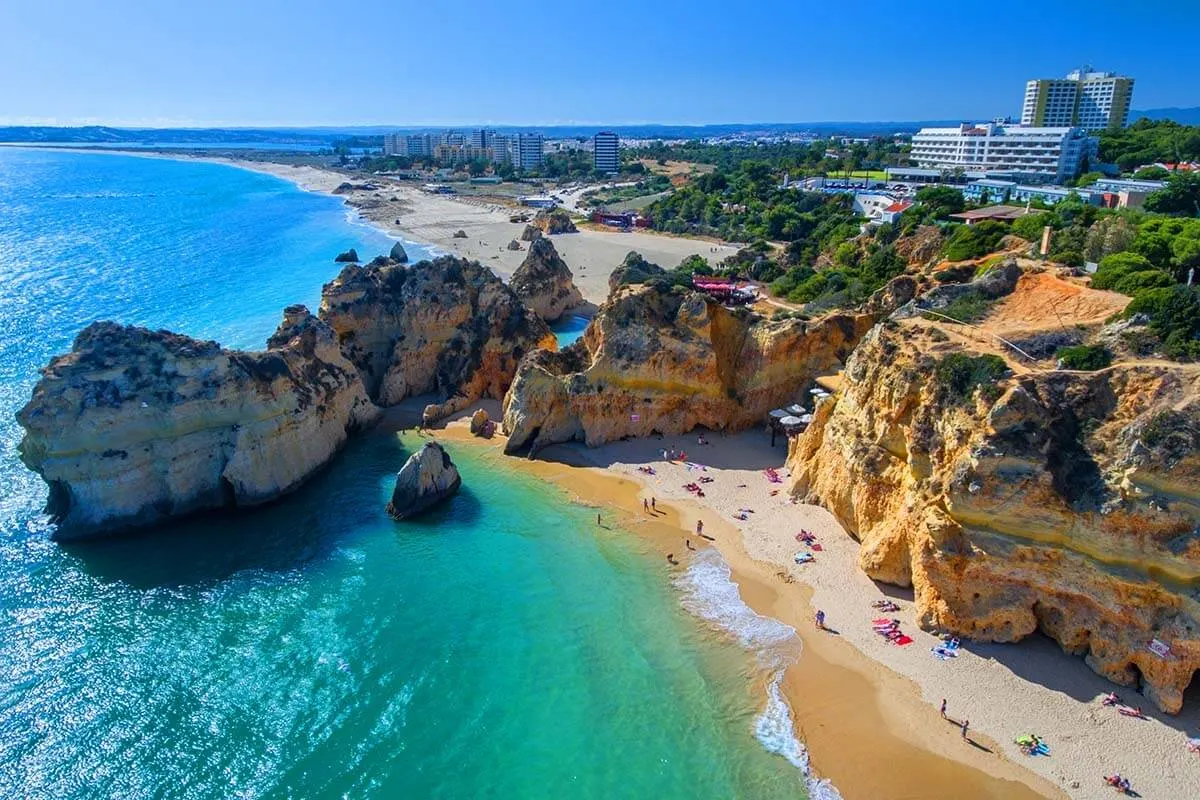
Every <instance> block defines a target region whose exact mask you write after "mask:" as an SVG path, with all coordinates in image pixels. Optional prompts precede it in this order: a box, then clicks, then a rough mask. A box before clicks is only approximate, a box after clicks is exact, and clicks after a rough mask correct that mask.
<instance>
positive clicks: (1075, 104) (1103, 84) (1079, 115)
mask: <svg viewBox="0 0 1200 800" xmlns="http://www.w3.org/2000/svg"><path fill="white" fill-rule="evenodd" d="M1132 102H1133V78H1126V77H1122V76H1120V75H1117V74H1116V73H1114V72H1095V71H1093V70H1092V68H1091V67H1083V68H1082V69H1077V70H1075V71H1073V72H1070V73H1068V74H1067V77H1065V78H1042V79H1036V80H1032V81H1029V82H1028V83H1027V84H1025V100H1024V102H1023V103H1022V104H1021V124H1022V125H1028V126H1031V127H1049V128H1053V127H1064V128H1065V127H1079V128H1084V129H1086V130H1089V131H1094V130H1101V129H1104V128H1122V127H1124V126H1125V125H1126V124H1127V123H1128V122H1129V107H1130V104H1131V103H1132Z"/></svg>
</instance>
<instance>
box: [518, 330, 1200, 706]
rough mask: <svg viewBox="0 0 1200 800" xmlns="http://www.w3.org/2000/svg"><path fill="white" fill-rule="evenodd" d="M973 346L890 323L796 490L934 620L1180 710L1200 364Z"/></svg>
mask: <svg viewBox="0 0 1200 800" xmlns="http://www.w3.org/2000/svg"><path fill="white" fill-rule="evenodd" d="M968 341H969V340H968ZM964 346H965V345H962V344H955V343H954V341H952V340H949V339H948V338H947V336H946V335H945V333H944V332H942V331H940V330H936V329H935V328H934V326H933V325H932V324H930V323H928V322H926V321H924V320H921V319H912V320H908V321H904V322H896V321H889V322H886V323H884V324H881V325H879V326H877V327H876V328H875V329H874V330H873V331H872V332H871V333H870V334H869V335H868V336H867V337H866V338H865V339H864V340H863V342H862V344H860V345H859V347H858V348H857V349H856V350H855V352H854V354H853V356H852V357H851V358H850V361H849V362H848V364H847V366H846V370H845V376H844V381H843V388H842V389H841V391H840V392H839V393H837V394H836V395H835V396H834V397H833V398H831V399H830V400H828V401H826V402H825V403H823V404H822V405H821V406H820V407H819V408H818V409H817V410H816V413H815V419H814V421H813V423H812V424H811V425H810V426H809V428H808V430H807V431H806V432H805V433H804V434H802V435H801V436H800V437H798V438H797V439H795V440H794V441H793V442H792V445H791V448H790V452H789V456H788V466H789V467H790V469H791V471H792V475H793V481H794V483H793V486H792V491H793V494H794V496H795V497H796V498H797V499H800V500H804V501H807V502H814V503H819V504H821V505H823V506H825V507H826V508H828V509H829V510H830V511H832V512H833V513H834V515H835V516H837V517H838V519H839V520H840V521H841V522H842V524H843V525H844V526H845V527H846V529H847V530H848V531H849V532H850V533H851V535H853V536H854V537H855V538H856V539H858V541H859V542H860V543H861V550H860V555H859V561H860V565H861V566H862V568H863V569H864V570H865V571H866V573H867V574H868V575H870V576H871V577H872V578H874V579H876V580H880V581H884V582H887V583H893V584H897V585H902V586H908V585H911V586H912V587H913V590H914V593H915V597H916V605H917V609H918V614H919V622H920V624H921V626H922V627H924V628H927V629H936V630H942V631H948V632H952V633H954V634H956V635H961V636H969V637H971V638H974V639H981V640H989V641H1001V642H1008V641H1016V640H1019V639H1022V638H1024V637H1026V636H1028V635H1030V634H1031V633H1033V632H1034V631H1037V630H1041V631H1043V632H1044V633H1046V634H1047V635H1049V636H1051V637H1053V638H1054V639H1055V640H1057V641H1058V642H1059V643H1060V644H1061V645H1062V647H1063V648H1064V649H1065V650H1066V651H1068V652H1070V653H1074V654H1079V655H1083V656H1085V658H1086V661H1087V663H1088V664H1089V665H1090V666H1091V667H1092V669H1094V670H1095V671H1096V672H1098V673H1100V674H1101V675H1104V676H1106V677H1108V678H1110V679H1111V680H1113V681H1116V682H1117V683H1120V684H1124V685H1135V684H1139V683H1140V684H1142V685H1143V687H1144V690H1145V693H1146V695H1147V696H1148V697H1149V698H1150V699H1151V700H1152V701H1153V702H1155V703H1156V704H1157V705H1158V706H1159V707H1160V708H1162V709H1164V710H1167V711H1171V712H1175V711H1178V710H1179V708H1180V706H1181V703H1182V698H1183V692H1184V690H1185V688H1186V687H1187V686H1188V684H1189V682H1190V681H1192V679H1193V675H1194V674H1195V673H1196V670H1197V669H1200V602H1198V600H1200V594H1198V593H1197V587H1200V372H1198V371H1197V370H1196V369H1195V367H1194V366H1184V365H1177V366H1171V365H1163V364H1145V363H1143V364H1137V363H1133V364H1124V365H1118V366H1114V367H1112V368H1109V369H1105V370H1101V371H1098V372H1093V373H1067V372H1055V371H1030V370H1027V369H1022V370H1021V371H1020V372H1019V374H1012V373H1011V372H1009V373H1008V374H1007V376H1003V377H1000V378H999V379H998V380H988V379H987V377H988V376H989V375H990V376H995V375H997V374H999V373H998V372H997V367H998V366H999V369H1003V367H1002V365H998V364H997V362H996V361H994V360H991V359H989V358H988V357H987V356H986V355H985V356H982V357H981V356H980V355H979V354H974V353H970V352H969V351H964V350H963V349H962V348H963V347H964ZM992 358H994V356H993V357H992ZM518 380H520V378H518ZM1153 639H1157V640H1159V641H1160V642H1163V643H1165V644H1167V645H1168V646H1169V647H1170V654H1169V655H1168V656H1167V657H1165V658H1164V657H1162V656H1160V655H1157V654H1155V653H1154V652H1151V651H1150V650H1149V649H1148V647H1147V644H1148V643H1149V642H1151V640H1153Z"/></svg>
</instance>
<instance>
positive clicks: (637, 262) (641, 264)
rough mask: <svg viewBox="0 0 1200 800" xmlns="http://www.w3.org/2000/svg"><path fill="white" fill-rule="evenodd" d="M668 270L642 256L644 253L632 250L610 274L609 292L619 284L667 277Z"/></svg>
mask: <svg viewBox="0 0 1200 800" xmlns="http://www.w3.org/2000/svg"><path fill="white" fill-rule="evenodd" d="M666 275H667V271H666V270H665V269H663V268H662V267H660V266H659V265H658V264H652V263H650V262H649V261H647V260H646V259H644V258H642V254H641V253H638V252H637V251H635V250H630V251H629V252H628V253H626V254H625V260H624V261H622V262H621V264H620V266H618V267H617V268H616V269H614V270H613V271H612V274H611V275H609V276H608V292H609V294H612V293H613V292H615V291H616V290H617V287H619V286H626V285H628V284H631V283H649V282H650V281H652V280H654V279H655V278H665V277H666Z"/></svg>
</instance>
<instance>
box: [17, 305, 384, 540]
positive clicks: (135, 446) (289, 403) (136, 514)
mask: <svg viewBox="0 0 1200 800" xmlns="http://www.w3.org/2000/svg"><path fill="white" fill-rule="evenodd" d="M377 414H378V409H376V408H375V406H374V405H373V404H372V403H371V402H370V400H369V399H368V398H367V395H366V391H365V389H364V387H363V385H362V382H361V380H360V379H359V376H358V373H357V371H356V370H355V368H354V365H352V364H351V363H350V362H349V361H347V360H346V358H345V357H344V356H343V355H342V353H341V351H340V350H339V349H338V345H337V339H336V337H335V335H334V333H333V331H332V330H331V329H330V328H329V327H328V326H327V325H325V324H324V323H322V322H321V321H320V320H318V319H317V318H315V317H314V316H313V315H312V314H310V313H309V311H308V309H306V308H304V307H303V306H290V307H288V308H287V309H286V310H285V312H284V319H283V322H282V324H281V325H280V326H279V329H278V330H277V331H276V332H275V334H274V335H273V336H272V337H271V338H270V340H269V342H268V349H267V350H265V351H263V352H239V351H235V350H225V349H223V348H221V347H220V346H219V345H218V344H217V343H216V342H205V341H199V340H196V339H192V338H189V337H187V336H180V335H178V334H174V333H170V332H168V331H150V330H146V329H145V328H136V327H132V326H123V325H118V324H116V323H113V322H97V323H94V324H92V325H89V326H88V327H87V328H85V329H84V330H83V331H82V332H81V333H80V334H79V336H78V337H76V339H75V343H74V345H73V346H72V348H71V352H70V353H68V354H66V355H63V356H58V357H57V358H55V359H54V360H53V361H51V362H50V365H49V366H48V367H46V368H45V369H43V370H42V378H41V380H40V381H38V384H37V386H36V387H35V388H34V391H33V397H32V399H31V400H30V401H29V403H28V404H27V405H26V406H25V407H24V408H23V409H21V411H20V412H19V413H18V415H17V419H18V421H19V422H20V424H21V426H22V427H23V428H24V429H25V437H24V439H23V440H22V442H21V447H20V450H21V458H22V460H23V461H24V462H25V464H26V465H27V466H28V467H29V468H30V469H31V470H33V471H34V472H36V473H38V474H39V475H41V476H42V478H43V479H44V480H45V481H46V483H47V484H49V486H50V497H49V501H48V503H47V512H48V513H49V514H50V515H51V516H52V518H53V519H54V521H55V522H56V523H57V524H58V529H57V532H56V534H55V536H56V538H60V539H73V538H82V537H89V536H97V535H102V534H108V533H116V532H121V531H126V530H130V529H134V528H141V527H146V526H150V525H155V524H157V523H161V522H163V521H165V520H168V519H171V518H174V517H179V516H183V515H185V514H189V513H192V512H197V511H205V510H212V509H229V508H240V507H244V506H252V505H256V504H259V503H264V502H267V501H269V500H273V499H275V498H276V497H279V496H280V495H282V494H284V493H285V492H288V491H290V490H292V489H295V488H296V487H297V486H299V485H300V484H301V483H303V482H304V480H305V479H306V478H308V477H309V476H310V475H311V474H312V473H313V472H315V471H316V470H318V469H320V468H321V467H322V466H323V465H324V464H325V463H326V462H328V461H329V459H330V458H331V457H332V456H333V454H334V453H335V452H337V450H338V449H339V448H340V447H341V446H342V445H343V444H344V443H345V441H346V439H347V436H348V435H349V433H350V432H352V431H353V430H355V429H356V428H359V427H362V426H364V425H367V424H369V423H371V422H373V421H374V419H375V417H376V415H377Z"/></svg>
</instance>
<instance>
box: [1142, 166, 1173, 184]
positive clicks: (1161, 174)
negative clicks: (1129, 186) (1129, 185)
mask: <svg viewBox="0 0 1200 800" xmlns="http://www.w3.org/2000/svg"><path fill="white" fill-rule="evenodd" d="M1133 177H1134V178H1136V179H1138V180H1139V181H1165V180H1166V179H1167V178H1169V177H1171V172H1170V170H1166V169H1164V168H1162V167H1159V166H1155V165H1151V166H1149V167H1142V168H1141V169H1139V170H1138V171H1137V172H1135V173H1133Z"/></svg>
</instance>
